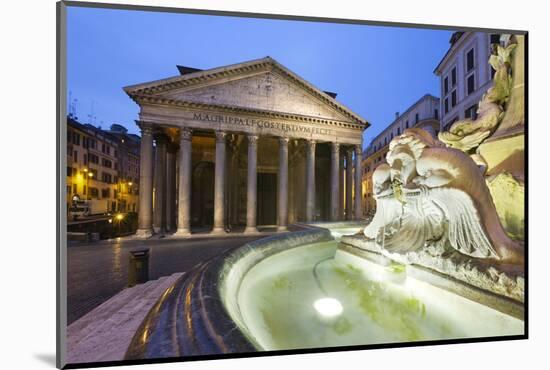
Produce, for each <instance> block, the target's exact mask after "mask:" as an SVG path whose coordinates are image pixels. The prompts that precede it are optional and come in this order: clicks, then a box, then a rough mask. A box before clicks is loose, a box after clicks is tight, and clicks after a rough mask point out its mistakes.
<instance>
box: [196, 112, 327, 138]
mask: <svg viewBox="0 0 550 370" xmlns="http://www.w3.org/2000/svg"><path fill="white" fill-rule="evenodd" d="M193 119H194V120H195V121H203V122H213V123H224V124H228V125H235V126H241V127H249V128H257V129H273V130H280V131H283V132H296V133H304V134H318V135H330V134H331V130H330V129H326V128H320V127H309V126H306V125H300V124H297V125H293V124H288V123H284V122H275V121H269V120H263V119H255V118H247V117H244V118H243V117H236V116H228V115H223V114H208V113H194V114H193Z"/></svg>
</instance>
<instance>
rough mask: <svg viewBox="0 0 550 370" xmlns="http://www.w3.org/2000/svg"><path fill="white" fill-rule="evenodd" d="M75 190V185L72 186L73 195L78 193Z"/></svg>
mask: <svg viewBox="0 0 550 370" xmlns="http://www.w3.org/2000/svg"><path fill="white" fill-rule="evenodd" d="M76 190H77V187H76V184H73V194H77V193H78V192H77V191H76Z"/></svg>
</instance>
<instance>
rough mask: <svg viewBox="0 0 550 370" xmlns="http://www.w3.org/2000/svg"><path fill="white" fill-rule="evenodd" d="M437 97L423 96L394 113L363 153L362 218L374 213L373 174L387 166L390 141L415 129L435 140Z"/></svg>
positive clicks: (437, 119)
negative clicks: (405, 108) (381, 166)
mask: <svg viewBox="0 0 550 370" xmlns="http://www.w3.org/2000/svg"><path fill="white" fill-rule="evenodd" d="M439 109H440V102H439V98H437V97H435V96H432V95H430V94H426V95H424V96H423V97H421V98H420V99H419V100H418V101H417V102H416V103H414V104H413V105H411V106H410V107H409V108H408V109H407V110H406V111H405V112H404V113H403V114H399V112H397V113H396V114H395V120H394V121H393V122H392V123H391V124H389V125H388V127H386V128H385V129H384V131H382V132H381V133H380V134H378V136H376V137H375V138H374V139H373V140H372V141H371V142H370V144H369V146H368V147H367V148H366V149H365V151H364V153H363V164H362V174H361V178H362V182H363V185H362V190H363V193H362V199H363V200H362V203H363V211H364V213H365V215H369V214H373V213H374V211H375V209H376V200H375V199H374V197H373V188H372V173H373V172H374V170H375V169H376V167H378V166H379V165H380V164H382V163H386V154H387V153H388V150H389V144H390V142H391V140H392V139H393V138H394V137H396V136H399V135H401V134H402V133H403V132H404V131H405V130H406V129H408V128H412V127H416V128H421V129H424V130H426V131H428V132H429V133H430V134H431V135H432V136H433V137H437V134H438V133H439V128H440V121H439Z"/></svg>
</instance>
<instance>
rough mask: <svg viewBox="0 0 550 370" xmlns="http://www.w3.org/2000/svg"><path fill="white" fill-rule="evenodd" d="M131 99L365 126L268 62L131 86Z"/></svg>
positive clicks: (257, 62)
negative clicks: (139, 97)
mask: <svg viewBox="0 0 550 370" xmlns="http://www.w3.org/2000/svg"><path fill="white" fill-rule="evenodd" d="M125 90H126V92H127V93H128V94H129V95H130V96H133V97H136V96H143V95H147V96H154V97H155V98H162V99H167V100H170V101H176V102H186V103H199V104H207V105H219V106H225V107H227V106H229V107H237V108H245V109H252V110H258V111H272V112H277V113H282V114H291V115H300V116H307V117H313V118H321V119H327V120H336V121H344V122H355V123H361V124H366V125H368V123H367V122H366V121H365V120H364V119H362V118H361V117H359V116H357V115H356V114H355V113H353V112H351V111H350V110H349V109H348V108H346V107H345V106H343V105H342V104H341V103H339V102H337V101H336V100H335V99H334V98H332V97H331V96H329V95H328V94H326V93H324V92H323V91H321V90H319V89H317V88H316V87H314V86H313V85H311V84H310V83H308V82H307V81H305V80H303V79H301V78H300V77H299V76H297V75H296V74H294V73H293V72H291V71H290V70H288V69H286V68H285V67H283V66H282V65H280V64H279V63H277V62H276V61H274V60H273V59H271V58H269V57H268V58H264V59H260V60H257V61H250V62H245V63H240V64H237V65H232V66H227V67H220V68H215V69H211V70H206V71H199V72H194V73H190V74H189V75H183V76H177V77H173V78H169V79H165V80H159V81H153V82H150V83H145V84H140V85H135V86H130V87H127V88H125Z"/></svg>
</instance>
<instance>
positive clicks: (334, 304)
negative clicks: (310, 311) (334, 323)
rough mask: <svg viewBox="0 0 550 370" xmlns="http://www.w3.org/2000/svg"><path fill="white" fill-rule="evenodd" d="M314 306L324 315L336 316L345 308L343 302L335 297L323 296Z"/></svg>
mask: <svg viewBox="0 0 550 370" xmlns="http://www.w3.org/2000/svg"><path fill="white" fill-rule="evenodd" d="M313 307H314V308H315V310H317V312H318V313H320V314H321V315H322V316H324V317H335V316H338V315H340V314H341V313H342V311H343V310H344V309H343V307H342V304H341V303H340V302H339V301H338V300H337V299H334V298H328V297H326V298H321V299H318V300H316V301H315V302H314V303H313Z"/></svg>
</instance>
